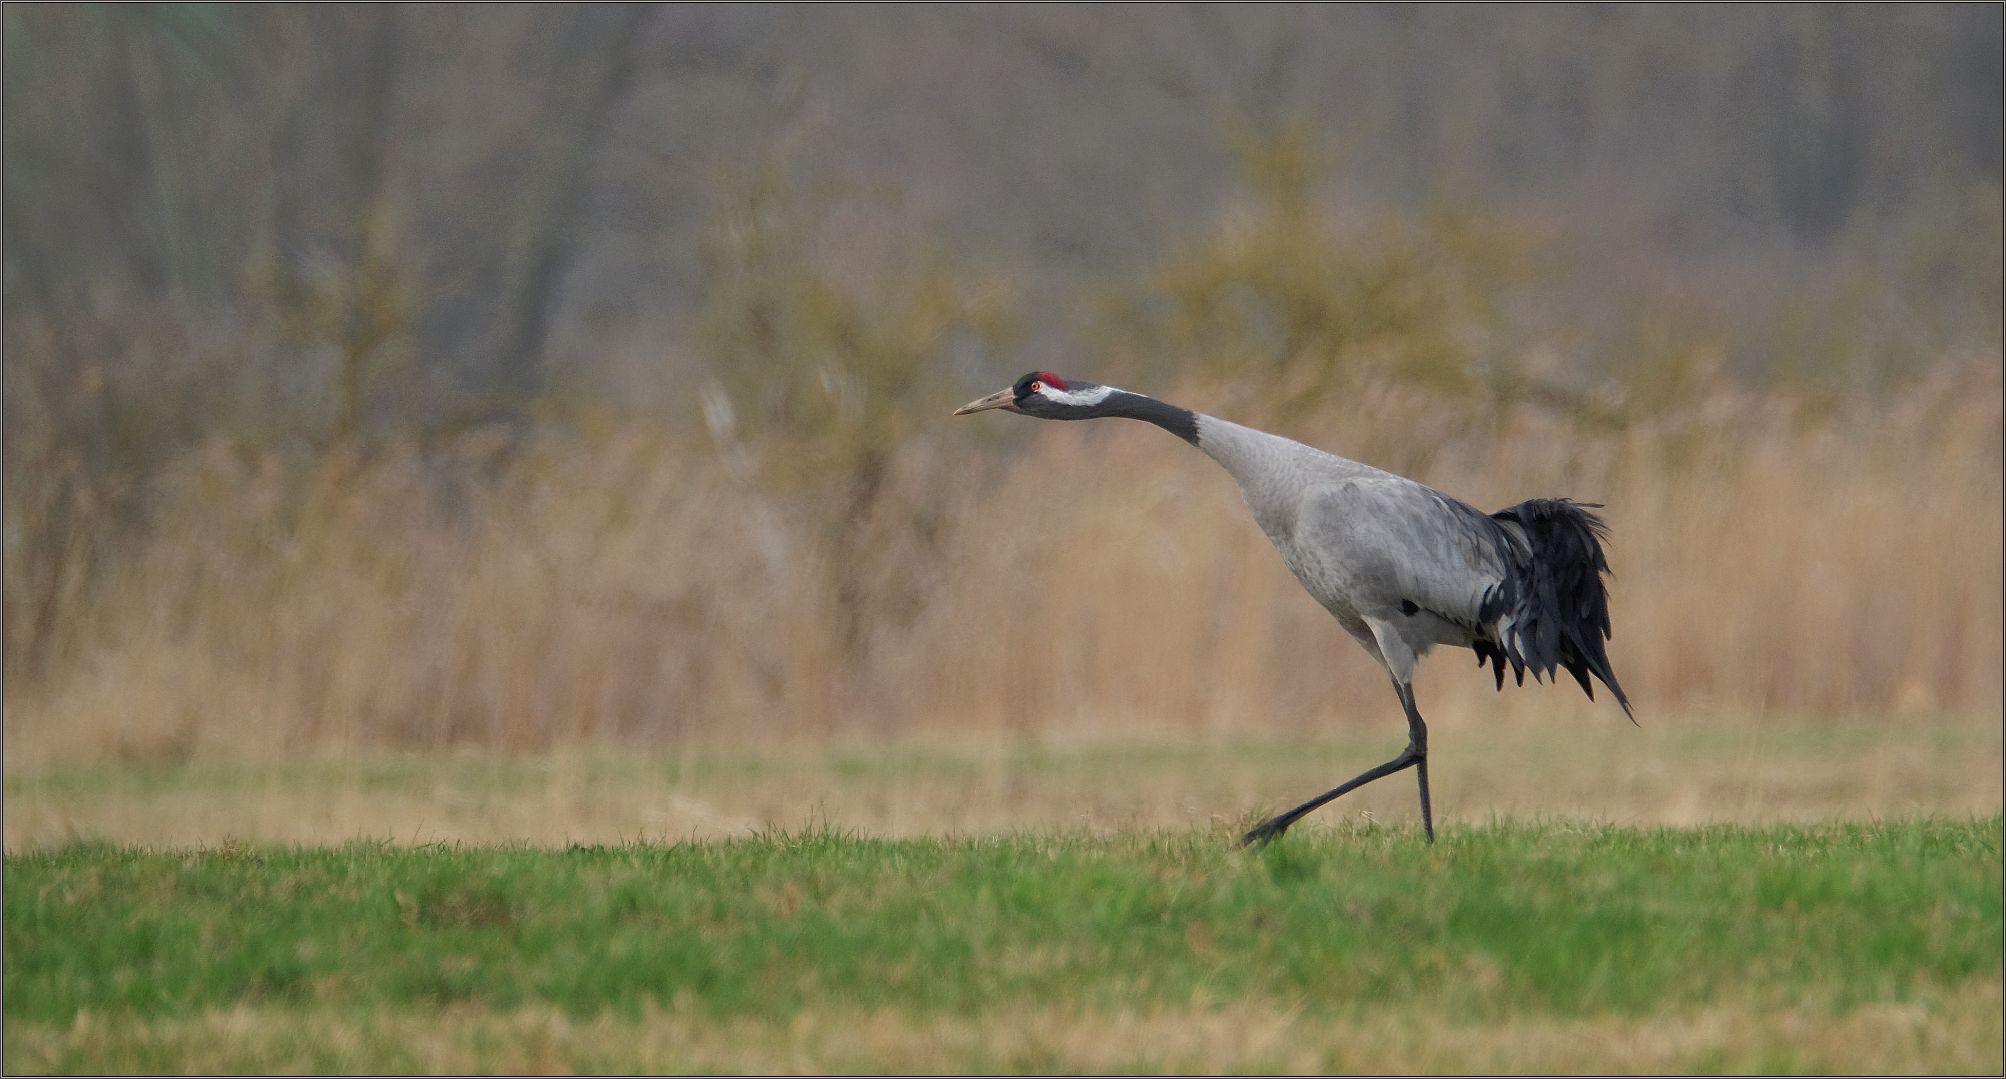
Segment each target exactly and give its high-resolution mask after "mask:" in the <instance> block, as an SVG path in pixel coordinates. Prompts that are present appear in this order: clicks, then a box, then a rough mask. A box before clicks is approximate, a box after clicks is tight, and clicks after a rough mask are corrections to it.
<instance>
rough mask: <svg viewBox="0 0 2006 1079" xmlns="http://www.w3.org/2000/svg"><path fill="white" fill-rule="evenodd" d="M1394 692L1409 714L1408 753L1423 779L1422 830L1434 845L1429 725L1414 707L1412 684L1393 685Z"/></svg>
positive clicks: (1416, 771) (1415, 772)
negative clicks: (1430, 789) (1430, 799)
mask: <svg viewBox="0 0 2006 1079" xmlns="http://www.w3.org/2000/svg"><path fill="white" fill-rule="evenodd" d="M1393 692H1394V693H1396V694H1399V696H1400V707H1401V708H1403V709H1405V710H1406V712H1407V752H1409V753H1412V754H1413V755H1414V774H1415V775H1417V776H1419V777H1420V778H1421V828H1422V830H1423V831H1425V832H1427V833H1428V842H1430V843H1433V842H1434V841H1435V807H1434V806H1432V805H1430V804H1429V803H1428V724H1426V723H1424V722H1422V720H1421V710H1420V709H1419V708H1416V707H1414V684H1413V683H1412V682H1407V683H1401V682H1395V683H1393Z"/></svg>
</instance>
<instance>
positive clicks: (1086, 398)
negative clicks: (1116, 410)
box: [1038, 384, 1115, 407]
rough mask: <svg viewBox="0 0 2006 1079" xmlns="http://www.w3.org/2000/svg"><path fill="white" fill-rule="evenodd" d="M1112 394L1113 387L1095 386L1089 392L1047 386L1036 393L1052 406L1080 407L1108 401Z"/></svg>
mask: <svg viewBox="0 0 2006 1079" xmlns="http://www.w3.org/2000/svg"><path fill="white" fill-rule="evenodd" d="M1114 392H1115V388H1114V387H1113V386H1095V387H1094V388H1093V389H1091V390H1078V391H1074V390H1062V389H1059V388H1058V387H1057V386H1052V385H1049V384H1048V385H1046V386H1045V387H1044V388H1043V389H1040V390H1039V391H1038V393H1039V395H1040V396H1042V397H1044V398H1045V400H1047V401H1050V402H1052V403H1053V404H1059V405H1074V406H1080V407H1084V406H1087V405H1097V404H1100V403H1101V402H1102V401H1105V400H1107V399H1108V395H1109V394H1111V393H1114Z"/></svg>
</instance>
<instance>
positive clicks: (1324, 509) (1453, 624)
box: [954, 371, 1635, 846]
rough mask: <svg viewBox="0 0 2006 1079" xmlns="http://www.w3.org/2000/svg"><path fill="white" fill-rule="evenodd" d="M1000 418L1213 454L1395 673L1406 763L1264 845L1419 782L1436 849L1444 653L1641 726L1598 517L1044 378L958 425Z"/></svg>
mask: <svg viewBox="0 0 2006 1079" xmlns="http://www.w3.org/2000/svg"><path fill="white" fill-rule="evenodd" d="M990 409H1002V410H1004V411H1006V412H1015V413H1018V414H1020V415H1024V416H1032V417H1036V418H1037V419H1041V420H1092V419H1100V418H1103V417H1108V416H1117V417H1121V418H1124V419H1131V420H1141V421H1143V422H1145V423H1152V424H1155V425H1156V426H1158V427H1161V428H1163V429H1164V430H1166V431H1169V432H1170V433H1171V434H1174V435H1176V436H1177V437H1179V438H1181V439H1183V440H1184V441H1186V442H1189V443H1191V444H1192V445H1193V446H1196V447H1198V448H1199V449H1201V450H1203V451H1204V452H1205V453H1206V455H1207V456H1209V457H1211V458H1212V459H1213V460H1214V461H1217V462H1218V463H1219V464H1220V466H1221V467H1223V468H1224V469H1225V470H1226V471H1227V473H1229V474H1230V475H1231V476H1232V477H1233V481H1234V482H1235V483H1237V484H1239V486H1240V493H1241V494H1242V495H1243V496H1244V497H1245V498H1246V501H1247V508H1248V509H1250V510H1252V511H1253V514H1254V520H1255V521H1256V522H1258V523H1259V524H1260V526H1261V531H1263V532H1265V533H1267V535H1268V539H1269V540H1270V541H1271V542H1273V543H1274V545H1275V547H1276V548H1277V549H1278V550H1280V551H1281V554H1282V561H1283V562H1284V563H1286V564H1287V565H1288V567H1289V571H1290V572H1292V573H1294V574H1295V576H1296V580H1298V581H1300V582H1302V586H1303V587H1304V588H1305V589H1307V590H1308V591H1309V594H1310V595H1311V596H1314V597H1315V598H1316V601H1317V602H1318V603H1321V604H1323V607H1324V609H1325V610H1327V611H1329V612H1330V613H1331V615H1332V617H1334V618H1336V619H1337V622H1338V625H1341V626H1343V627H1344V629H1345V631H1346V632H1348V633H1350V634H1351V635H1352V636H1353V637H1356V638H1357V639H1358V643H1359V644H1361V645H1364V646H1365V650H1366V652H1368V653H1370V654H1371V656H1372V658H1373V659H1374V660H1376V661H1378V663H1379V665H1380V666H1382V667H1384V668H1386V673H1387V674H1388V675H1389V676H1391V677H1392V679H1393V692H1394V694H1395V695H1396V696H1398V697H1399V698H1400V707H1401V709H1402V711H1404V712H1405V713H1406V715H1407V748H1406V749H1403V750H1401V751H1400V755H1399V756H1396V757H1394V758H1393V759H1392V760H1390V761H1387V762H1386V763H1385V764H1382V765H1379V766H1378V767H1376V768H1371V769H1368V770H1366V771H1365V772H1363V773H1361V774H1360V775H1358V776H1357V777H1355V778H1353V779H1351V780H1350V781H1348V782H1346V783H1344V784H1341V785H1339V786H1337V787H1335V788H1333V789H1331V790H1329V791H1326V792H1324V793H1323V794H1319V795H1317V796H1316V797H1315V798H1312V799H1310V800H1309V801H1307V802H1304V803H1303V804H1301V805H1299V806H1297V807H1295V808H1294V809H1291V810H1289V811H1288V812H1286V813H1283V814H1281V815H1280V816H1276V817H1272V818H1270V819H1268V820H1267V821H1264V822H1262V823H1261V824H1259V825H1256V826H1255V827H1254V828H1253V829H1252V830H1251V831H1249V832H1248V833H1247V834H1246V835H1244V836H1242V837H1241V839H1240V842H1241V844H1242V845H1243V846H1244V845H1251V844H1257V843H1266V842H1268V841H1269V840H1272V839H1274V838H1276V837H1278V836H1280V835H1281V834H1282V833H1283V832H1285V831H1287V830H1288V828H1289V826H1290V825H1292V824H1294V823H1295V822H1297V821H1299V820H1301V819H1302V818H1303V817H1305V816H1307V815H1308V814H1309V813H1311V812H1312V811H1314V810H1315V809H1317V808H1318V807H1320V806H1322V805H1324V804H1325V803H1326V802H1329V801H1332V800H1333V799H1336V798H1338V797H1339V796H1341V795H1343V794H1345V793H1347V792H1349V791H1351V790H1353V789H1355V788H1357V787H1361V786H1364V785H1365V784H1367V783H1370V782H1372V781H1373V780H1375V779H1381V778H1384V777H1386V776H1389V775H1392V774H1394V773H1395V772H1399V771H1402V770H1405V769H1408V768H1412V769H1414V770H1415V773H1416V774H1417V776H1418V777H1419V779H1420V783H1421V827H1422V828H1423V829H1424V830H1425V832H1426V833H1427V836H1428V842H1430V843H1433V842H1434V841H1435V819H1434V810H1433V807H1432V806H1431V805H1430V803H1429V800H1428V725H1427V724H1426V723H1424V722H1422V719H1421V713H1420V711H1419V710H1417V709H1416V708H1415V706H1414V684H1413V675H1414V663H1415V661H1416V660H1418V659H1420V658H1421V656H1422V655H1424V654H1426V653H1427V651H1428V649H1430V648H1432V647H1434V646H1435V645H1438V644H1446V645H1456V646H1459V647H1463V648H1468V649H1470V650H1471V651H1473V652H1475V653H1476V655H1477V666H1478V667H1482V666H1483V665H1484V664H1485V663H1489V664H1490V666H1491V671H1492V673H1493V674H1494V675H1495V676H1496V678H1497V686H1498V688H1499V689H1500V690H1502V689H1503V688H1504V677H1505V665H1506V664H1510V665H1511V669H1512V675H1513V677H1514V680H1515V681H1516V682H1517V684H1519V685H1524V684H1525V674H1526V672H1527V671H1528V670H1529V671H1531V672H1532V676H1533V679H1534V681H1541V680H1543V678H1544V677H1545V676H1548V675H1552V674H1554V672H1555V670H1556V669H1558V668H1564V669H1566V671H1567V672H1568V673H1569V674H1571V675H1573V676H1574V679H1575V681H1577V682H1579V683H1581V688H1582V690H1583V691H1584V692H1586V693H1587V694H1588V697H1589V699H1590V700H1593V699H1594V697H1595V689H1594V687H1593V686H1592V685H1591V684H1590V683H1589V681H1588V678H1589V676H1590V675H1593V676H1595V677H1596V678H1597V679H1600V680H1601V682H1602V684H1603V685H1605V686H1608V687H1609V691H1610V692H1611V693H1613V694H1614V695H1615V697H1616V703H1618V704H1620V705H1622V706H1623V713H1624V714H1625V715H1628V716H1631V721H1632V722H1635V714H1634V713H1632V712H1631V710H1630V700H1629V698H1628V697H1627V696H1625V695H1624V693H1623V687H1622V685H1621V684H1620V683H1618V682H1617V681H1616V673H1615V672H1614V671H1613V670H1611V669H1610V667H1609V656H1608V653H1607V652H1606V651H1605V650H1604V648H1603V644H1602V642H1603V640H1604V639H1605V638H1607V637H1608V636H1609V598H1608V593H1607V592H1606V591H1605V590H1604V588H1603V584H1602V575H1603V574H1605V573H1607V572H1608V570H1609V564H1608V562H1607V560H1606V559H1605V558H1604V557H1603V554H1602V543H1601V541H1602V539H1603V538H1605V537H1606V536H1607V535H1608V529H1607V527H1606V526H1605V525H1604V524H1603V523H1602V519H1601V518H1600V517H1598V516H1596V515H1595V514H1594V513H1593V512H1591V510H1594V509H1599V508H1600V505H1599V504H1597V503H1582V502H1575V501H1572V500H1571V499H1565V498H1535V499H1531V500H1529V501H1525V502H1521V503H1519V504H1518V505H1516V506H1512V507H1510V508H1508V509H1502V510H1499V511H1498V512H1496V513H1492V514H1485V513H1483V512H1482V511H1480V510H1477V509H1474V508H1472V507H1471V506H1469V505H1468V504H1466V503H1464V502H1460V501H1458V500H1456V499H1454V498H1451V497H1449V496H1448V495H1445V494H1443V493H1441V492H1440V491H1436V490H1434V489H1433V488H1430V487H1426V486H1423V485H1422V484H1419V483H1416V482H1414V481H1413V480H1410V479H1406V478H1404V477H1401V476H1396V475H1394V474H1392V473H1390V472H1384V471H1381V470H1379V469H1377V468H1373V467H1371V466H1369V465H1363V464H1359V463H1358V462H1356V461H1348V460H1346V459H1344V458H1342V457H1338V456H1336V455H1334V454H1329V453H1325V452H1323V451H1322V450H1318V449H1313V448H1311V447H1309V446H1305V445H1303V444H1302V443H1300V442H1295V441H1291V440H1289V439H1286V438H1283V437H1281V436H1280V435H1271V434H1268V433H1267V432H1265V431H1257V430H1254V429H1253V428H1251V427H1242V426H1241V425H1239V424H1237V423H1228V422H1226V421H1225V420H1221V419H1217V418H1215V417H1212V416H1207V415H1204V414H1202V413H1197V412H1192V411H1191V410H1189V409H1184V408H1179V407H1177V406H1176V405H1171V404H1166V403H1165V402H1162V401H1158V400H1155V399H1153V398H1150V397H1145V396H1143V395H1142V394H1139V393H1131V392H1129V391H1127V390H1121V389H1116V388H1115V387H1113V386H1101V385H1096V384H1094V383H1091V382H1085V381H1081V380H1078V379H1064V378H1060V377H1059V376H1057V375H1055V374H1053V373H1051V372H1050V371H1033V372H1031V373H1030V374H1028V375H1025V376H1024V377H1023V378H1020V379H1018V380H1017V381H1016V383H1015V384H1013V385H1012V386H1010V387H1009V388H1008V389H1004V390H999V391H997V392H996V393H993V394H990V395H989V396H987V397H984V398H982V399H981V400H979V401H971V402H969V403H968V404H965V405H963V406H961V407H960V408H958V409H955V411H954V414H955V415H957V416H966V415H969V414H971V413H976V412H986V411H988V410H990Z"/></svg>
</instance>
